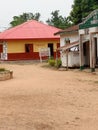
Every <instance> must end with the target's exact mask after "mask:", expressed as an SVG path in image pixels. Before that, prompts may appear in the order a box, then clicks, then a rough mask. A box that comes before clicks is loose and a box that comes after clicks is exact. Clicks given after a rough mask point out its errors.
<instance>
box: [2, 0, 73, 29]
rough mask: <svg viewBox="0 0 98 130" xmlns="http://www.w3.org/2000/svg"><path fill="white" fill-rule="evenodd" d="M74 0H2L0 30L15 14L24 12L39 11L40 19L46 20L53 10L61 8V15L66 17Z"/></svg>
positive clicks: (7, 24) (6, 25)
mask: <svg viewBox="0 0 98 130" xmlns="http://www.w3.org/2000/svg"><path fill="white" fill-rule="evenodd" d="M72 4H73V0H2V2H1V4H0V31H1V30H4V29H5V28H6V27H8V26H9V23H10V22H11V21H12V20H13V16H19V15H21V14H22V13H25V12H26V13H29V12H31V13H33V14H35V13H36V12H39V13H40V14H41V17H40V20H41V21H43V22H45V21H46V20H47V19H48V18H51V12H52V11H55V10H60V15H62V16H63V17H66V16H68V15H69V13H70V11H71V7H72Z"/></svg>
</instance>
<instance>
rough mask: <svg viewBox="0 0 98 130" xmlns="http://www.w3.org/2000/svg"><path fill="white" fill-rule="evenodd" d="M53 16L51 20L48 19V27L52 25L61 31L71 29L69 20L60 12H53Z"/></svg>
mask: <svg viewBox="0 0 98 130" xmlns="http://www.w3.org/2000/svg"><path fill="white" fill-rule="evenodd" d="M51 15H52V16H51V19H48V20H47V21H46V22H47V23H48V25H51V26H54V27H57V28H60V29H65V28H66V27H69V26H70V25H71V23H70V22H69V19H68V18H66V17H62V16H61V15H59V10H56V11H53V12H52V13H51Z"/></svg>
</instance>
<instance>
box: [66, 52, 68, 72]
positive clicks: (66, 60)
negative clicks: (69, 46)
mask: <svg viewBox="0 0 98 130" xmlns="http://www.w3.org/2000/svg"><path fill="white" fill-rule="evenodd" d="M66 70H68V50H66Z"/></svg>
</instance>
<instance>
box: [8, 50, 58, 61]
mask: <svg viewBox="0 0 98 130" xmlns="http://www.w3.org/2000/svg"><path fill="white" fill-rule="evenodd" d="M47 58H48V57H43V59H44V60H45V59H47ZM54 58H56V52H54ZM8 60H40V57H39V53H38V52H33V53H9V54H8Z"/></svg>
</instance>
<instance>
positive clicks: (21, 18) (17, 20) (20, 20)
mask: <svg viewBox="0 0 98 130" xmlns="http://www.w3.org/2000/svg"><path fill="white" fill-rule="evenodd" d="M31 19H34V20H37V21H39V19H40V13H35V14H33V13H23V14H22V15H19V16H14V17H13V21H12V22H10V25H11V26H12V27H14V26H17V25H19V24H22V23H24V22H26V21H28V20H31Z"/></svg>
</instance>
